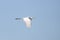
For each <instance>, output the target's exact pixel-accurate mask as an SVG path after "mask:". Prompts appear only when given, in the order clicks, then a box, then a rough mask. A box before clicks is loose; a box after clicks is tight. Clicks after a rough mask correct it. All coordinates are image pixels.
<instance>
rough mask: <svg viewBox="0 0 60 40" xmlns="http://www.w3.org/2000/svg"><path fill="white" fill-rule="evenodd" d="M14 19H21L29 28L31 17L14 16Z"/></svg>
mask: <svg viewBox="0 0 60 40" xmlns="http://www.w3.org/2000/svg"><path fill="white" fill-rule="evenodd" d="M16 20H23V21H24V22H25V24H26V27H27V28H31V25H32V17H24V18H16Z"/></svg>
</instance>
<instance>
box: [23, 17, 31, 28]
mask: <svg viewBox="0 0 60 40" xmlns="http://www.w3.org/2000/svg"><path fill="white" fill-rule="evenodd" d="M23 20H24V22H25V24H26V27H27V28H31V20H30V19H29V18H24V19H23Z"/></svg>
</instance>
